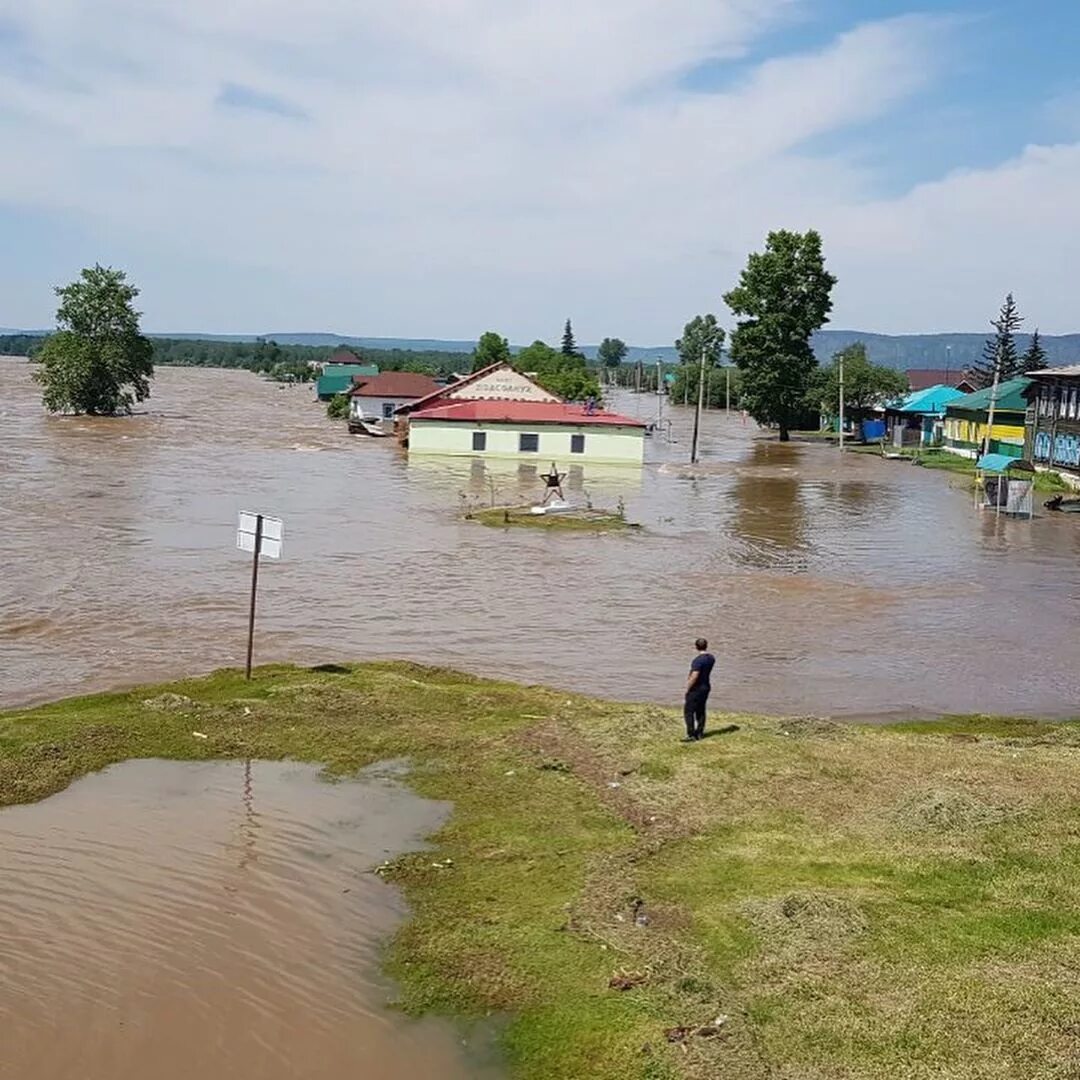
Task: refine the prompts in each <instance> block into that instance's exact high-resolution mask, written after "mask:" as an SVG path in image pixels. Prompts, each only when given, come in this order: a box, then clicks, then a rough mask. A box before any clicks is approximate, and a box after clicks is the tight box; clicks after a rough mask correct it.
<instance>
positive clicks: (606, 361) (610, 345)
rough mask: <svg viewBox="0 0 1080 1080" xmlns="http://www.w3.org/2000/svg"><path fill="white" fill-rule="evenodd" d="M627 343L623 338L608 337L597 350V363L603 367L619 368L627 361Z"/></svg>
mask: <svg viewBox="0 0 1080 1080" xmlns="http://www.w3.org/2000/svg"><path fill="white" fill-rule="evenodd" d="M626 353H627V348H626V342H625V341H623V340H622V339H621V338H611V337H606V338H604V340H603V341H601V342H600V347H599V348H598V349H597V350H596V362H597V363H598V364H600V365H601V367H609V368H617V367H618V366H619V365H620V364H621V363H622V362H623V361H624V360H625V359H626Z"/></svg>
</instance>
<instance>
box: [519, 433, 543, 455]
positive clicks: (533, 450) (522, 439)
mask: <svg viewBox="0 0 1080 1080" xmlns="http://www.w3.org/2000/svg"><path fill="white" fill-rule="evenodd" d="M518 450H520V451H521V453H523V454H537V453H539V452H540V436H539V435H526V434H525V433H524V432H522V433H521V434H520V435H519V436H518Z"/></svg>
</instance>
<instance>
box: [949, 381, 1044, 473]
mask: <svg viewBox="0 0 1080 1080" xmlns="http://www.w3.org/2000/svg"><path fill="white" fill-rule="evenodd" d="M1030 385H1031V379H1029V378H1028V377H1027V376H1026V375H1022V376H1020V377H1019V378H1016V379H1008V380H1006V381H1005V382H1003V383H1001V384H1000V385H999V386H998V388H997V397H996V399H995V401H994V426H993V429H992V430H991V431H990V445H989V452H990V453H991V454H1006V455H1008V456H1009V457H1014V458H1020V457H1023V456H1024V434H1025V431H1024V424H1025V420H1026V416H1027V407H1028V402H1027V397H1026V396H1025V391H1026V390H1027V388H1028V387H1029V386H1030ZM992 395H993V388H992V387H987V388H986V389H985V390H977V391H976V392H975V393H974V394H964V396H963V397H959V398H957V399H956V400H955V401H950V402H949V403H948V404H947V405H946V406H945V443H944V448H945V449H946V450H948V451H949V452H950V453H953V454H959V455H961V456H962V457H970V458H973V457H978V456H979V454H981V453H982V449H983V442H984V440H985V439H986V428H987V422H988V421H989V419H990V415H989V414H990V399H991V396H992Z"/></svg>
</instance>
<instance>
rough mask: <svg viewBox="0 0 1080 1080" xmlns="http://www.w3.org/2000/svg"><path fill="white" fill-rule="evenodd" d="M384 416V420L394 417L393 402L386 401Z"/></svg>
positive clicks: (383, 408) (384, 403)
mask: <svg viewBox="0 0 1080 1080" xmlns="http://www.w3.org/2000/svg"><path fill="white" fill-rule="evenodd" d="M382 415H383V419H384V420H390V419H392V418H393V416H394V403H393V402H392V401H384V402H383V405H382Z"/></svg>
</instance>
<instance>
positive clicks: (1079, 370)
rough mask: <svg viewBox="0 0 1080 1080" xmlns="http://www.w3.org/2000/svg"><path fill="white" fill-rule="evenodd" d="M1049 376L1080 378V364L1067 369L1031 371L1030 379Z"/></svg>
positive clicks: (1029, 373)
mask: <svg viewBox="0 0 1080 1080" xmlns="http://www.w3.org/2000/svg"><path fill="white" fill-rule="evenodd" d="M1047 375H1051V376H1052V375H1067V376H1071V377H1073V378H1076V377H1077V376H1080V364H1069V365H1067V366H1066V367H1053V368H1043V369H1042V371H1029V372H1028V378H1031V379H1042V378H1045V377H1046V376H1047Z"/></svg>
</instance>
